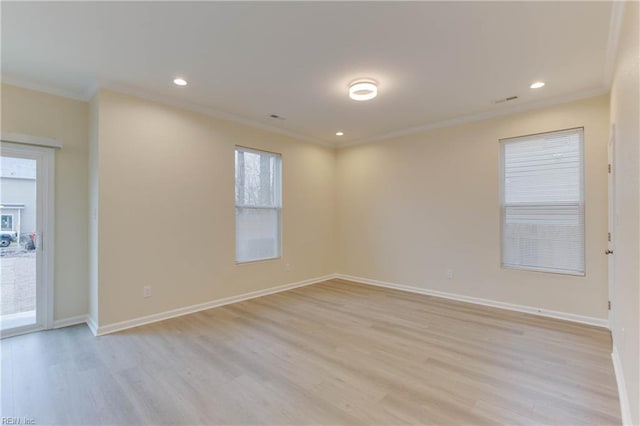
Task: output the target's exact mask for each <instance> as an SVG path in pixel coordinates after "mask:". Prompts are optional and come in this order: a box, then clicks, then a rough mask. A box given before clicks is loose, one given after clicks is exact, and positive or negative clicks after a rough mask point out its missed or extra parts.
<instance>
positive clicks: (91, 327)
mask: <svg viewBox="0 0 640 426" xmlns="http://www.w3.org/2000/svg"><path fill="white" fill-rule="evenodd" d="M87 326H88V327H89V330H91V332H92V333H93V335H94V336H97V335H98V324H96V322H95V321H94V320H93V318H91V315H87Z"/></svg>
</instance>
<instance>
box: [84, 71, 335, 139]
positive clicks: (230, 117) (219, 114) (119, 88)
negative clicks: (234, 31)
mask: <svg viewBox="0 0 640 426" xmlns="http://www.w3.org/2000/svg"><path fill="white" fill-rule="evenodd" d="M99 89H107V90H112V91H114V92H118V93H122V94H125V95H131V96H136V97H139V98H142V99H146V100H149V101H153V102H158V103H160V104H163V105H168V106H173V107H176V108H181V109H184V110H187V111H192V112H197V113H199V114H203V115H206V116H209V117H213V118H219V119H221V120H227V121H230V122H232V123H237V124H242V125H245V126H248V127H253V128H256V129H260V130H266V131H269V132H273V133H278V134H281V135H286V136H289V137H292V138H295V139H300V140H303V141H306V142H311V143H315V144H318V145H323V146H328V147H331V148H335V147H336V145H335V144H331V143H328V142H324V141H321V140H319V139H315V138H312V137H309V136H305V135H302V134H300V133H296V132H292V131H290V130H286V129H281V128H279V127H275V126H270V125H268V124H264V123H260V122H258V121H254V120H250V119H247V118H244V117H241V116H238V115H235V114H231V113H227V112H223V111H218V110H215V109H213V108H207V107H204V106H201V105H197V104H194V103H192V102H185V101H179V100H176V99H174V98H172V97H170V96H159V95H153V94H151V93H147V92H145V91H143V90H139V89H134V88H131V87H128V86H124V85H122V84H117V83H112V82H103V83H100V84H98V85H96V86H95V88H93V89H91V88H89V89H87V93H89V91H90V90H92V93H91V96H90V97H89V99H91V98H92V97H93V95H94V94H95V93H96V91H97V90H99Z"/></svg>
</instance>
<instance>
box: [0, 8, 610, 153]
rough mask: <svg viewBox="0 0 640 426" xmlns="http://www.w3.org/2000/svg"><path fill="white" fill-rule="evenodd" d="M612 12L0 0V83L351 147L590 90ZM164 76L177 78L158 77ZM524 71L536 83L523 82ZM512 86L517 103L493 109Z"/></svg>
mask: <svg viewBox="0 0 640 426" xmlns="http://www.w3.org/2000/svg"><path fill="white" fill-rule="evenodd" d="M613 10H614V8H612V3H610V2H450V3H442V2H437V3H436V2H407V3H405V2H379V3H362V2H352V3H347V2H343V3H339V2H277V3H272V2H257V3H241V2H216V3H211V2H200V3H185V2H134V3H132V2H130V3H126V2H124V3H122V2H118V3H115V2H113V3H109V2H101V3H92V2H65V3H50V2H44V3H31V2H16V3H11V2H2V27H1V28H2V29H1V31H2V78H3V80H5V81H7V82H14V83H18V84H22V85H25V86H28V87H29V86H30V87H40V88H47V89H48V90H49V91H54V92H58V93H66V94H68V95H71V96H75V97H80V98H85V99H86V98H87V97H88V96H90V95H91V93H93V91H94V90H95V88H96V87H99V86H104V87H111V88H117V89H120V90H126V91H129V92H131V93H134V94H138V95H144V96H147V97H150V98H154V99H157V100H163V101H167V102H173V103H177V104H179V105H183V106H185V107H190V108H195V109H199V110H202V111H205V112H209V113H212V114H213V115H219V116H223V117H227V118H231V119H235V120H238V121H244V122H248V123H254V124H259V125H262V126H271V127H275V128H278V129H280V130H281V131H284V132H288V133H290V134H296V135H301V136H303V137H304V138H305V139H309V140H316V141H321V142H326V143H331V144H337V143H343V144H344V143H353V142H358V141H367V140H372V139H376V138H381V137H384V135H388V134H397V133H400V132H409V131H411V129H413V128H416V127H418V128H420V127H423V128H424V126H429V125H432V126H433V125H437V124H438V123H442V122H446V121H449V120H451V119H456V118H460V117H464V116H469V115H478V114H479V115H487V114H494V113H500V112H501V111H503V110H505V109H510V108H513V107H514V106H515V107H516V108H522V107H523V106H526V105H528V104H529V105H530V104H540V103H545V102H546V103H548V102H553V101H554V100H558V99H566V98H567V97H572V96H573V97H576V96H581V95H586V94H591V93H595V92H597V91H604V90H606V86H607V78H608V74H609V73H610V70H609V69H607V67H610V66H611V65H610V64H609V62H608V61H607V57H608V56H611V52H608V50H609V51H610V50H611V45H612V43H611V41H610V39H615V36H612V35H610V30H611V29H610V26H611V25H610V22H612V11H613ZM614 44H615V43H614ZM175 76H184V77H185V78H186V79H187V80H188V81H189V85H188V86H187V87H177V86H174V85H173V83H172V80H173V78H174V77H175ZM358 77H369V78H374V79H376V80H377V81H378V82H379V94H378V97H377V98H376V99H374V100H372V101H369V102H356V101H352V100H350V99H349V98H348V96H347V85H348V83H349V82H350V81H351V80H353V79H355V78H358ZM535 80H544V81H546V83H547V85H546V86H545V87H544V88H542V89H538V90H531V89H529V84H530V83H531V82H533V81H535ZM512 95H517V96H519V99H518V100H516V101H512V102H509V103H503V104H499V105H496V104H494V101H495V100H497V99H500V98H505V97H508V96H512ZM272 113H276V114H279V115H281V116H283V117H285V118H286V120H274V119H272V118H269V117H268V116H269V115H270V114H272ZM338 130H342V131H344V132H345V136H342V137H337V136H335V132H336V131H338Z"/></svg>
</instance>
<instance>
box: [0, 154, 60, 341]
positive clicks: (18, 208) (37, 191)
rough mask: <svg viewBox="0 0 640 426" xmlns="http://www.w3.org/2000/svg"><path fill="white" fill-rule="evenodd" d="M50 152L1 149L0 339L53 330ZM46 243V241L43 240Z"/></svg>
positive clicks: (51, 178) (51, 164) (51, 179)
mask: <svg viewBox="0 0 640 426" xmlns="http://www.w3.org/2000/svg"><path fill="white" fill-rule="evenodd" d="M52 188H53V149H51V148H43V147H36V146H29V145H18V144H11V143H6V142H2V145H1V147H0V333H1V335H2V337H7V336H12V335H16V334H20V333H25V332H28V331H35V330H41V329H45V328H49V327H50V326H51V323H52V321H51V313H52V309H51V298H52V297H51V296H52V272H53V269H52V267H53V264H52V255H53V253H52V249H53V245H52V242H53V241H52V238H53V233H52V231H53V222H52V220H53V217H52V216H53V208H52V205H53V194H52ZM48 239H49V240H50V241H47V240H48Z"/></svg>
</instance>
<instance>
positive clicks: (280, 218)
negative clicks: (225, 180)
mask: <svg viewBox="0 0 640 426" xmlns="http://www.w3.org/2000/svg"><path fill="white" fill-rule="evenodd" d="M238 150H240V151H245V152H253V153H256V154H270V155H274V156H277V157H278V158H279V159H280V164H279V172H280V173H278V176H277V178H278V182H277V183H276V185H277V186H278V189H279V194H278V195H279V199H280V205H279V206H278V207H271V206H265V205H251V204H241V205H238V204H236V195H235V185H236V172H237V170H236V169H235V160H234V178H233V185H234V194H233V203H234V211H235V212H236V214H234V241H233V242H234V258H235V264H236V265H246V264H252V263H258V262H268V261H273V260H280V259H282V257H283V255H284V254H283V251H284V244H283V232H282V228H283V226H282V221H283V216H282V209H283V204H284V197H283V192H284V191H283V177H282V175H283V168H282V163H283V160H282V154H281V153H279V152H274V151H267V150H264V149H256V148H250V147H247V146H244V145H236V146H235V147H234V149H233V154H234V159H235V155H236V153H237V152H238ZM238 208H241V209H242V208H250V209H265V210H275V211H276V213H277V215H278V229H277V235H278V255H277V256H274V257H264V258H259V259H251V260H238V257H237V244H238V238H237V226H238V224H237V220H236V219H237V209H238Z"/></svg>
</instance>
